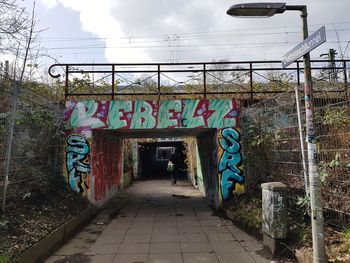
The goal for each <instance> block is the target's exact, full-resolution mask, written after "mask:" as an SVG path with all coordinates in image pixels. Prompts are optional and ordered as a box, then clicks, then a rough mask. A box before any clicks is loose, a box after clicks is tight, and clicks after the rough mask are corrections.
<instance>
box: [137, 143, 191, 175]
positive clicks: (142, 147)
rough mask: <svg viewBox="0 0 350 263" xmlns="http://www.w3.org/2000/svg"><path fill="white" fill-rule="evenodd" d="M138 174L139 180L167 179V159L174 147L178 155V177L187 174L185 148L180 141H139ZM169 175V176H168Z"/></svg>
mask: <svg viewBox="0 0 350 263" xmlns="http://www.w3.org/2000/svg"><path fill="white" fill-rule="evenodd" d="M138 145H139V176H138V178H139V179H140V180H151V179H169V180H170V177H169V176H168V174H167V164H168V160H169V158H170V156H171V154H173V153H174V152H175V151H176V149H177V152H178V155H179V158H178V160H179V162H178V165H179V174H178V179H179V180H182V179H185V178H186V175H187V165H186V161H185V160H186V148H185V145H184V143H183V142H182V141H166V142H144V143H139V144H138ZM168 177H169V178H168Z"/></svg>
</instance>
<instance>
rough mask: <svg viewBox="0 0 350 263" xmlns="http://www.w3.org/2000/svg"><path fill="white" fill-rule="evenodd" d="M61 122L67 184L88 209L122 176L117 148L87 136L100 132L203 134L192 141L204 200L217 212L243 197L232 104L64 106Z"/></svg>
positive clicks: (235, 110) (114, 141)
mask: <svg viewBox="0 0 350 263" xmlns="http://www.w3.org/2000/svg"><path fill="white" fill-rule="evenodd" d="M64 118H65V122H66V132H67V140H66V141H67V145H66V148H65V157H66V158H65V162H66V165H65V167H66V169H65V175H66V178H67V181H68V182H69V185H70V187H71V188H72V189H73V190H74V191H77V192H79V193H81V194H82V195H85V196H87V197H88V198H89V199H90V200H91V201H92V202H93V203H94V204H97V205H100V204H102V203H103V202H105V201H106V200H107V199H108V198H109V197H110V196H111V195H113V193H115V192H116V191H117V190H118V187H119V184H120V180H121V176H122V172H119V169H122V168H120V166H122V165H120V163H122V162H121V161H120V160H121V159H120V158H122V155H123V154H122V150H121V148H120V147H122V142H121V141H118V140H117V139H115V138H113V136H112V135H110V136H111V137H109V136H107V135H106V134H105V135H96V137H95V136H93V134H95V132H94V133H93V131H102V130H118V129H123V130H124V131H125V130H135V129H136V130H137V129H142V130H146V129H152V130H156V129H169V131H171V133H169V134H171V135H172V136H176V135H177V131H176V129H177V128H182V129H197V128H200V129H201V130H202V131H203V130H205V129H207V130H208V132H206V133H201V134H202V135H201V136H200V137H199V138H198V153H199V156H200V158H201V160H200V166H201V171H202V172H203V185H204V189H205V193H206V195H207V196H208V197H209V199H210V200H211V202H212V203H213V205H214V204H215V206H218V205H220V203H221V202H222V200H226V199H229V198H230V197H232V195H234V194H239V193H241V192H243V191H244V174H243V172H242V166H241V159H242V157H241V147H240V143H239V137H240V134H239V108H238V105H237V101H236V100H234V99H229V100H219V99H213V100H189V99H182V100H169V101H81V102H74V101H68V102H67V103H66V111H65V114H64ZM215 131H216V132H215ZM96 134H97V133H96ZM105 141H108V142H109V143H107V144H110V145H112V146H110V147H109V146H108V145H107V144H106V143H105ZM112 159H113V160H114V159H115V160H117V161H116V163H115V164H113V165H112V167H109V166H108V164H107V163H109V162H111V161H112ZM135 159H136V158H135ZM106 160H108V161H106ZM113 162H114V161H113ZM135 168H136V167H135ZM134 170H136V169H134ZM121 171H122V170H121Z"/></svg>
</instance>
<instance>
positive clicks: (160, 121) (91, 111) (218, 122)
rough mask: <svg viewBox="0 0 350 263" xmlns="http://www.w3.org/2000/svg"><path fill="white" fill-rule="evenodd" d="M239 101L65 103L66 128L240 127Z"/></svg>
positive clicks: (184, 100)
mask: <svg viewBox="0 0 350 263" xmlns="http://www.w3.org/2000/svg"><path fill="white" fill-rule="evenodd" d="M238 115H239V113H238V107H237V102H236V100H218V99H213V100H189V99H183V100H169V101H81V102H73V101H69V102H67V103H66V111H65V115H64V116H65V121H66V128H67V129H68V130H69V129H81V128H83V127H85V128H90V129H166V128H225V127H235V126H236V125H238Z"/></svg>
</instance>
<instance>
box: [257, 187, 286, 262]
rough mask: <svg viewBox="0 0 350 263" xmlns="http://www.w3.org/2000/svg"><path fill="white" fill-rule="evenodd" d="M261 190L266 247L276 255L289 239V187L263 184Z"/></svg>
mask: <svg viewBox="0 0 350 263" xmlns="http://www.w3.org/2000/svg"><path fill="white" fill-rule="evenodd" d="M261 188H262V231H263V241H264V246H267V247H268V248H269V249H270V250H271V252H272V254H273V255H276V254H278V253H279V252H280V251H281V249H282V245H281V243H282V242H283V241H284V240H285V239H286V237H287V202H286V191H287V186H286V185H285V184H283V183H281V182H270V183H264V184H262V185H261Z"/></svg>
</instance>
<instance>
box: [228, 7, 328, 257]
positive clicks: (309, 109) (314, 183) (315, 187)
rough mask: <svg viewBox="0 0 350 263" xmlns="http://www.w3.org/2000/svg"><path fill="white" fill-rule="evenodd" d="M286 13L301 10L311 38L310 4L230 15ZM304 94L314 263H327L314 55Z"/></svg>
mask: <svg viewBox="0 0 350 263" xmlns="http://www.w3.org/2000/svg"><path fill="white" fill-rule="evenodd" d="M285 11H300V12H301V18H302V25H303V39H306V38H308V26H307V8H306V5H287V4H286V3H246V4H236V5H233V6H231V7H230V8H229V9H228V10H227V14H228V15H231V16H238V17H270V16H273V15H275V14H281V13H283V12H285ZM303 58H304V78H305V81H304V82H305V83H304V93H305V113H306V137H307V149H308V171H309V181H310V206H311V222H312V241H313V262H314V263H324V262H327V256H326V252H325V245H324V230H323V210H322V203H321V190H320V178H319V175H318V172H317V160H316V154H317V150H316V149H317V148H316V141H315V132H314V103H313V89H312V77H311V65H310V64H311V63H310V53H309V52H308V53H306V54H305V55H304V56H303Z"/></svg>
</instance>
